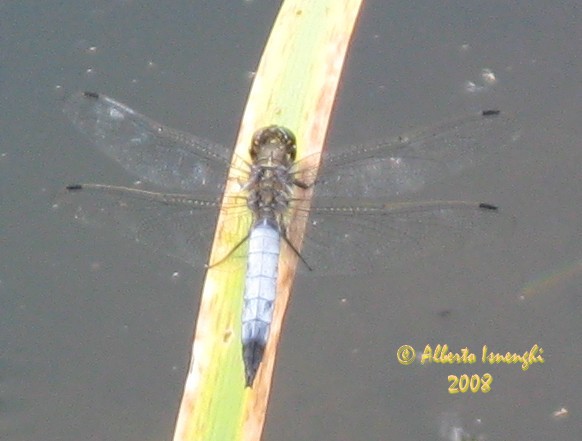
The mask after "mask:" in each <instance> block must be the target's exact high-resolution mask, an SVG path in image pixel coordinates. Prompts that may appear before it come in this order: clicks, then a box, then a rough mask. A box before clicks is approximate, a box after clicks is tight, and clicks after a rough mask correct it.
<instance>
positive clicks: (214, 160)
mask: <svg viewBox="0 0 582 441" xmlns="http://www.w3.org/2000/svg"><path fill="white" fill-rule="evenodd" d="M64 112H65V115H67V117H68V118H69V119H70V120H71V121H72V122H73V124H74V125H75V126H76V127H77V128H78V129H79V130H80V131H81V132H82V133H84V134H85V135H87V136H88V137H89V138H90V139H91V141H93V143H94V144H95V145H96V146H97V147H98V148H99V149H100V150H101V151H102V152H104V153H105V154H106V155H107V156H109V157H110V158H112V159H114V160H115V161H117V162H118V163H119V164H121V166H123V167H124V168H125V169H126V170H127V171H128V172H130V173H132V174H133V175H135V176H136V177H138V178H140V179H144V180H146V181H149V182H151V183H153V184H156V185H159V186H162V187H164V188H174V189H178V190H180V191H185V192H198V191H201V190H202V191H204V190H207V191H216V192H217V194H218V193H219V192H220V191H221V190H222V189H223V187H224V184H225V181H226V174H227V170H228V168H229V164H230V161H229V159H228V158H229V154H228V152H227V151H226V149H225V148H224V147H222V146H220V145H218V144H213V143H211V142H209V141H206V140H203V139H201V138H197V137H195V136H193V135H190V134H188V133H185V132H180V131H178V130H174V129H170V128H168V127H165V126H163V125H161V124H159V123H157V122H155V121H153V120H151V119H150V118H148V117H146V116H144V115H141V114H139V113H137V112H136V111H134V110H132V109H130V108H129V107H127V106H126V105H124V104H122V103H119V102H117V101H115V100H113V99H111V98H109V97H107V96H105V95H100V94H96V93H93V92H81V93H77V94H74V95H73V96H71V97H70V98H69V99H68V100H67V101H66V103H65V106H64Z"/></svg>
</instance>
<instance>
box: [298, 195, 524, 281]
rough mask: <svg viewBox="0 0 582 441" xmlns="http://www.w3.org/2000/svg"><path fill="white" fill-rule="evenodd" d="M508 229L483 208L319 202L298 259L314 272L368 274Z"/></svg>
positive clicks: (505, 220)
mask: <svg viewBox="0 0 582 441" xmlns="http://www.w3.org/2000/svg"><path fill="white" fill-rule="evenodd" d="M512 231H513V219H512V218H511V217H509V216H507V215H505V214H503V213H499V212H498V211H497V209H496V208H495V207H492V206H490V205H487V204H479V203H473V202H463V201H430V202H404V203H393V204H378V203H374V202H366V201H359V202H358V205H357V206H356V205H353V206H350V205H349V202H347V201H339V200H337V199H320V200H318V201H317V204H316V205H314V206H313V207H312V209H311V213H310V216H309V219H308V225H307V230H306V237H305V241H304V246H303V249H302V251H301V255H302V256H303V257H304V259H305V260H306V261H307V263H308V264H309V266H310V267H312V268H313V271H314V273H315V274H355V273H360V274H362V273H373V272H378V271H381V270H385V269H386V268H388V267H391V266H393V265H395V264H396V263H404V262H407V261H410V260H411V259H414V258H417V257H420V256H426V255H428V254H431V253H434V252H436V251H440V252H442V251H444V250H454V249H458V248H459V247H462V246H467V245H470V244H478V243H483V242H490V241H492V240H499V238H503V237H504V238H507V237H508V235H509V234H511V232H512ZM305 269H306V268H305V267H304V268H303V270H305Z"/></svg>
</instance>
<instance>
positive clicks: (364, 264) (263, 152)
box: [64, 92, 514, 387]
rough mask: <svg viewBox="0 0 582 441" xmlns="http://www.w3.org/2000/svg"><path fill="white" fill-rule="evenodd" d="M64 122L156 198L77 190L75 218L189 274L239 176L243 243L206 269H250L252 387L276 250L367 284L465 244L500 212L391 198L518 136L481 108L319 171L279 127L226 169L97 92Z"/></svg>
mask: <svg viewBox="0 0 582 441" xmlns="http://www.w3.org/2000/svg"><path fill="white" fill-rule="evenodd" d="M64 113H65V115H66V116H67V117H68V118H69V119H70V120H71V121H72V123H73V125H74V126H75V127H76V128H77V129H78V130H79V131H80V132H81V133H83V134H84V135H86V136H87V137H88V138H89V139H90V140H91V141H92V143H93V145H94V146H95V147H97V148H98V150H100V151H101V152H103V153H105V155H107V156H108V157H109V158H111V159H113V160H114V161H115V162H117V163H118V164H120V165H121V166H122V167H123V168H124V169H125V170H126V171H127V172H129V173H130V174H132V175H133V176H135V177H137V178H139V179H140V180H141V181H140V182H144V181H145V182H146V183H149V185H153V186H155V187H156V189H155V190H149V189H144V188H143V186H142V185H134V186H114V185H104V184H74V185H69V186H67V187H66V191H67V193H68V194H70V195H71V196H72V197H74V196H73V195H79V194H83V195H86V194H90V195H91V196H90V197H89V198H87V199H86V198H85V197H83V198H82V199H81V202H80V203H79V205H75V216H76V217H77V218H78V219H80V220H82V221H86V222H88V223H96V224H102V223H104V224H110V223H111V222H114V223H117V224H119V225H120V226H121V227H122V228H123V229H124V231H126V232H127V233H129V236H131V237H133V238H135V239H136V240H138V241H140V242H143V243H145V244H147V245H150V246H152V247H154V248H156V249H159V250H160V251H162V252H164V253H166V254H168V255H171V256H175V257H177V258H179V259H180V260H182V261H184V262H186V263H188V264H190V265H192V266H194V267H198V268H202V267H204V266H206V261H205V259H204V258H203V256H206V255H207V254H206V252H207V250H209V248H210V243H211V241H212V233H213V231H214V225H215V223H216V220H217V217H218V214H219V211H220V210H221V203H222V197H223V192H224V190H225V185H226V183H227V176H228V172H229V169H230V168H231V167H234V168H236V170H237V171H238V172H239V173H238V177H237V180H238V182H239V184H240V185H239V192H238V193H237V194H235V195H234V196H233V197H232V198H230V199H229V200H230V202H227V203H226V204H227V205H228V207H226V208H227V209H228V211H226V213H229V214H228V216H227V220H226V221H225V222H226V223H225V228H230V227H232V228H233V229H234V228H237V225H238V224H237V222H240V221H241V219H243V218H244V219H246V220H244V222H246V223H245V224H244V225H245V229H246V231H248V234H246V236H245V237H244V239H243V240H242V241H241V242H240V243H239V244H237V245H236V246H235V247H234V248H233V249H232V250H231V251H230V252H229V253H228V254H227V255H226V256H223V257H222V258H221V259H220V260H219V261H218V262H215V263H211V266H220V265H221V264H222V262H224V261H226V260H231V261H236V262H241V263H243V262H244V263H245V264H246V266H247V275H246V280H245V289H244V292H243V294H242V295H243V310H242V312H241V343H242V359H243V364H244V380H245V385H246V387H252V385H253V382H254V379H255V376H256V373H257V371H258V369H259V366H260V363H261V360H262V357H263V353H264V350H265V347H266V344H267V341H268V337H269V330H270V326H271V321H272V318H273V308H274V302H275V298H276V285H277V283H276V282H277V275H278V269H279V256H280V248H281V245H282V244H285V245H287V246H289V247H290V249H291V250H292V251H293V252H294V253H295V254H296V255H297V256H298V257H299V259H300V261H301V262H300V263H301V264H300V271H301V270H303V271H305V272H309V271H314V272H317V273H318V274H363V273H368V272H374V271H378V270H379V269H381V268H386V267H388V266H389V265H391V263H392V262H394V261H398V260H400V259H402V258H404V257H403V256H406V255H408V254H410V251H411V250H412V254H414V253H415V251H414V250H416V252H420V253H424V252H425V251H426V250H429V249H430V248H431V247H434V246H440V245H441V244H447V243H449V242H450V243H454V242H458V241H459V240H464V239H463V238H465V237H467V235H469V236H471V235H472V234H474V233H475V231H477V230H479V227H484V229H487V228H486V227H488V226H490V225H491V222H492V221H493V220H494V219H495V218H496V217H497V215H498V213H497V207H496V206H495V205H492V204H489V203H482V202H470V201H434V200H433V201H426V202H416V201H396V202H393V200H394V199H393V198H395V199H397V200H398V199H400V198H402V196H403V195H406V194H407V193H411V192H416V191H419V190H420V189H422V188H424V187H426V186H427V185H428V184H432V183H435V182H438V181H440V180H442V179H444V178H447V177H450V176H453V175H455V174H458V173H460V172H461V171H462V170H464V169H466V168H467V167H470V166H474V165H476V164H477V163H478V161H479V160H481V159H483V158H485V157H488V156H492V155H495V154H496V153H499V152H502V151H503V149H504V148H506V147H508V146H509V144H510V143H511V142H512V135H513V134H514V122H513V119H512V118H511V117H510V116H506V115H504V114H503V113H502V112H500V111H497V110H487V111H480V112H476V113H474V114H470V115H466V116H462V117H459V118H451V119H449V120H446V121H444V122H441V123H438V124H435V125H433V126H429V127H424V128H421V129H418V130H415V131H411V132H410V133H407V134H404V135H400V136H397V137H393V138H388V139H386V140H382V141H379V142H373V143H372V142H369V143H365V144H362V145H354V146H348V147H346V148H341V149H338V150H336V149H330V150H328V151H327V152H325V153H324V155H323V159H322V166H321V167H320V170H319V171H317V170H316V169H315V168H314V167H313V166H311V165H310V161H309V159H310V158H309V157H306V158H297V157H296V155H297V140H296V138H295V135H294V132H293V130H291V129H289V128H286V127H283V126H278V125H271V126H268V127H263V128H258V129H257V130H256V132H255V134H254V136H253V137H252V139H250V140H249V151H250V153H249V154H250V160H247V159H243V158H237V157H235V158H234V160H233V162H232V164H231V158H230V157H231V153H230V152H229V150H228V149H227V148H226V147H224V146H221V145H219V144H215V143H212V142H211V141H208V140H205V139H202V138H199V137H196V136H194V135H191V134H188V133H186V132H182V131H179V130H175V129H172V128H169V127H166V126H164V125H162V124H160V123H157V122H156V121H154V120H152V119H150V118H148V117H146V116H144V115H142V114H140V113H138V112H136V111H135V110H133V109H131V108H130V107H128V106H126V105H125V104H122V103H120V102H118V101H115V100H114V99H112V98H109V97H107V96H105V95H102V94H98V93H94V92H80V93H77V94H74V95H72V96H71V97H70V98H68V99H67V101H66V102H65V106H64ZM159 189H163V190H164V191H160V190H159ZM309 189H314V193H315V194H314V199H313V201H312V204H311V207H309V208H305V205H304V202H305V201H304V200H302V199H301V198H300V197H297V196H295V195H296V194H297V193H301V191H302V190H309ZM166 190H171V191H169V192H168V191H166ZM391 201H392V202H391ZM222 209H225V207H224V206H222ZM249 214H250V216H249ZM297 217H306V220H307V233H306V241H305V243H304V244H301V243H299V242H296V239H294V236H293V235H292V234H290V232H291V230H292V228H293V225H294V219H296V218H297ZM231 222H232V223H231ZM302 245H303V246H302Z"/></svg>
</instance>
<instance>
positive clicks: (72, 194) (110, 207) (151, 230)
mask: <svg viewBox="0 0 582 441" xmlns="http://www.w3.org/2000/svg"><path fill="white" fill-rule="evenodd" d="M220 202H221V201H220V200H219V199H217V198H216V197H214V196H209V197H206V198H205V197H199V198H193V197H191V196H189V195H182V194H165V193H156V192H151V191H145V190H141V189H137V188H128V187H115V186H110V185H100V184H84V185H78V186H71V187H69V188H68V189H66V190H65V191H63V193H62V194H61V195H59V197H58V198H57V202H56V204H55V207H56V208H57V209H61V210H64V211H67V212H70V213H72V214H73V216H74V218H75V219H76V220H77V221H79V222H81V223H83V224H87V225H91V226H93V227H97V228H108V229H111V228H113V229H114V230H115V231H118V232H119V233H120V234H122V235H124V236H126V237H129V238H131V239H134V240H135V241H136V242H139V243H142V244H144V245H146V246H148V247H149V248H151V249H153V250H154V251H156V252H160V253H162V254H165V255H168V256H172V257H175V258H177V259H179V260H181V261H183V262H186V263H188V264H190V265H192V266H194V267H196V268H203V267H205V266H206V265H207V264H208V256H209V252H210V246H211V244H212V240H213V238H214V231H215V228H216V221H217V218H218V212H219V207H220ZM228 208H230V211H229V213H231V216H229V218H228V221H227V226H226V228H232V229H234V228H235V223H236V222H238V221H240V218H241V217H242V216H246V218H248V216H247V213H248V210H247V209H246V205H245V204H244V201H241V203H238V202H236V200H235V201H234V202H233V203H232V204H231V206H230V207H228ZM246 218H244V219H245V220H244V221H245V222H247V223H248V221H247V220H246ZM230 222H232V224H230V225H232V227H229V223H230ZM243 228H244V227H243ZM247 228H248V227H247ZM244 250H245V248H244V247H240V248H239V249H237V250H236V252H234V253H233V255H232V256H229V258H230V257H233V258H237V261H240V262H241V263H244V262H246V260H245V259H244V257H245V256H244Z"/></svg>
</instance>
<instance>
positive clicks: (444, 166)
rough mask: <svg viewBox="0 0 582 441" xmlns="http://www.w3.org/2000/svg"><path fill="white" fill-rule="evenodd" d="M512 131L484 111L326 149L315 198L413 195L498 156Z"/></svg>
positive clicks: (510, 123)
mask: <svg viewBox="0 0 582 441" xmlns="http://www.w3.org/2000/svg"><path fill="white" fill-rule="evenodd" d="M516 132H517V129H516V127H515V121H514V118H513V117H512V116H509V115H505V114H502V113H501V112H499V111H484V112H479V113H477V114H473V115H467V116H464V117H460V118H454V119H450V120H447V121H444V122H442V123H440V124H436V125H434V126H430V127H425V128H420V129H418V130H416V131H413V132H410V133H408V134H404V135H401V136H398V137H396V138H392V139H388V140H386V141H382V142H377V143H371V144H366V145H361V146H351V147H349V148H347V149H344V150H340V151H337V152H336V151H333V150H330V151H329V152H328V153H327V154H326V156H325V157H324V158H323V161H322V166H321V170H320V173H319V176H318V177H317V180H316V182H317V185H316V187H315V198H318V197H321V196H323V197H350V196H356V195H357V196H358V197H366V198H381V199H383V200H386V198H388V197H391V196H396V195H401V194H403V193H407V192H414V191H418V190H420V189H421V188H422V187H424V186H425V185H427V184H431V183H435V182H438V181H440V180H442V179H445V178H447V177H450V176H453V175H455V174H457V173H459V172H460V171H461V170H463V169H465V168H468V167H471V166H473V165H475V164H476V163H477V162H478V161H479V160H482V159H484V158H487V157H489V158H492V157H494V156H495V155H498V154H499V153H501V152H503V150H504V149H505V148H507V146H508V145H509V144H510V143H511V142H513V141H514V138H515V137H516ZM299 175H301V172H300V171H299ZM303 179H305V180H306V181H308V182H309V181H313V179H315V177H310V176H307V177H306V178H303Z"/></svg>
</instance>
